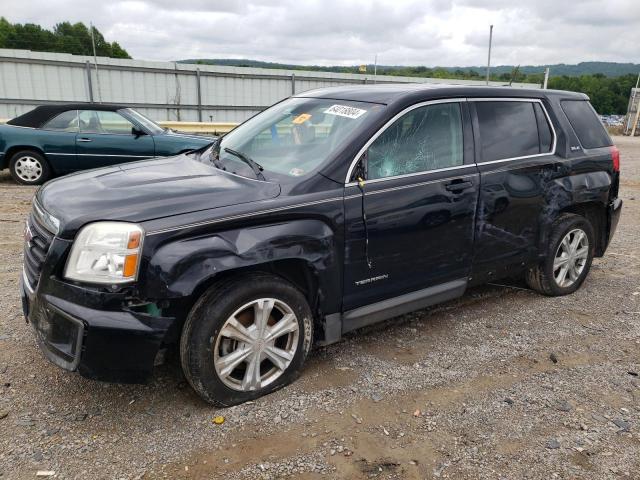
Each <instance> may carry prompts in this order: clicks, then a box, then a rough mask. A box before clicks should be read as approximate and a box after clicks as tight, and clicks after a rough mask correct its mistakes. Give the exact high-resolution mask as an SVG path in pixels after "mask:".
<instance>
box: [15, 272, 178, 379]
mask: <svg viewBox="0 0 640 480" xmlns="http://www.w3.org/2000/svg"><path fill="white" fill-rule="evenodd" d="M44 273H45V272H43V276H42V277H41V279H40V282H39V284H38V286H37V288H36V289H35V290H34V289H33V288H32V287H31V286H30V285H29V283H28V280H27V279H26V278H25V277H24V275H23V276H22V278H21V281H20V294H21V297H22V308H23V312H24V315H25V318H26V319H27V322H29V323H31V325H32V326H33V328H34V333H35V336H36V339H37V342H38V344H39V345H40V347H41V349H42V351H43V353H44V354H45V356H46V357H47V358H48V359H49V360H51V361H52V362H53V363H54V364H56V365H58V366H59V367H61V368H64V369H66V370H70V371H78V372H79V373H80V374H81V375H82V376H85V377H88V378H93V379H96V380H104V381H109V382H124V383H139V382H143V381H145V380H146V379H147V378H148V377H149V376H150V375H151V373H152V371H153V366H154V363H155V359H156V356H157V354H158V351H159V350H160V348H161V347H162V346H163V345H164V343H165V340H166V339H167V337H168V336H171V332H172V330H175V327H176V319H175V318H174V317H163V316H157V315H150V314H147V313H140V312H137V311H134V310H131V309H128V308H127V307H126V306H125V305H126V301H125V297H124V294H121V293H108V292H101V291H97V290H93V289H88V288H84V287H80V286H77V285H73V284H69V283H66V282H63V281H61V280H58V279H57V278H55V277H53V276H50V277H48V278H46V277H45V275H44ZM118 306H119V308H118Z"/></svg>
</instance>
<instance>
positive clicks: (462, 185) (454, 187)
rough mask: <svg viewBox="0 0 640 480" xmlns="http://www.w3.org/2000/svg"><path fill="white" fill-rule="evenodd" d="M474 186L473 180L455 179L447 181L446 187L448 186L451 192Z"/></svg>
mask: <svg viewBox="0 0 640 480" xmlns="http://www.w3.org/2000/svg"><path fill="white" fill-rule="evenodd" d="M471 187H473V182H470V181H468V180H465V181H463V182H456V181H453V182H451V183H447V185H445V187H444V188H446V189H447V190H448V191H450V192H460V191H462V190H466V189H467V188H471Z"/></svg>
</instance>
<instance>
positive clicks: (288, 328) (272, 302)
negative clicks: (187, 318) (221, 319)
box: [213, 298, 299, 392]
mask: <svg viewBox="0 0 640 480" xmlns="http://www.w3.org/2000/svg"><path fill="white" fill-rule="evenodd" d="M298 335H299V327H298V319H297V317H296V315H295V313H293V310H292V309H291V307H289V306H288V305H287V304H286V303H284V302H282V301H280V300H276V299H274V298H261V299H259V300H254V301H252V302H250V303H247V304H246V305H243V306H242V307H240V308H239V309H238V310H236V311H235V312H234V313H233V314H232V315H231V316H230V317H229V318H227V320H226V322H225V323H224V325H223V327H222V330H220V333H219V334H218V338H217V340H216V344H215V348H214V351H213V355H214V363H215V368H216V373H217V374H218V376H219V377H220V380H222V382H223V383H224V384H225V385H226V386H228V387H229V388H232V389H234V390H239V391H243V392H246V391H252V390H259V389H261V388H263V387H265V386H267V385H269V384H270V383H271V382H273V381H274V380H276V379H277V378H278V377H280V376H281V375H282V374H283V373H284V372H285V371H286V369H287V368H288V367H289V365H290V364H291V361H292V360H293V358H294V357H295V354H296V350H297V348H298Z"/></svg>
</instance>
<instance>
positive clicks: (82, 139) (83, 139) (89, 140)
mask: <svg viewBox="0 0 640 480" xmlns="http://www.w3.org/2000/svg"><path fill="white" fill-rule="evenodd" d="M78 141H79V142H92V141H93V140H91V139H90V138H79V139H78Z"/></svg>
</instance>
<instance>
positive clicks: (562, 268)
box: [553, 228, 589, 288]
mask: <svg viewBox="0 0 640 480" xmlns="http://www.w3.org/2000/svg"><path fill="white" fill-rule="evenodd" d="M588 257H589V238H588V237H587V234H586V233H585V232H584V231H583V230H581V229H579V228H576V229H574V230H571V231H570V232H569V233H567V234H566V235H565V236H564V238H563V239H562V241H561V242H560V245H558V249H557V250H556V255H555V258H554V260H553V278H554V280H555V282H556V284H557V285H558V286H559V287H561V288H567V287H570V286H572V285H573V284H574V283H575V282H576V281H577V280H578V278H579V277H580V274H582V271H583V270H584V268H585V266H586V264H587V259H588Z"/></svg>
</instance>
